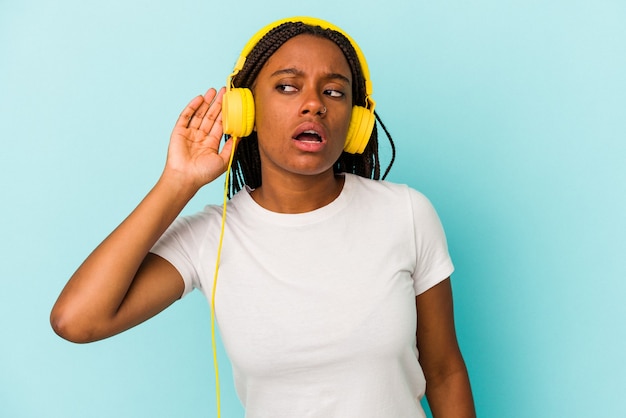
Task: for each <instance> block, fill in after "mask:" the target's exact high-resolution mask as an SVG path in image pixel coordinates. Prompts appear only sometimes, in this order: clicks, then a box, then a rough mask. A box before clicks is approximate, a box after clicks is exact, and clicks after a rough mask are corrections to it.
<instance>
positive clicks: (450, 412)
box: [51, 18, 474, 418]
mask: <svg viewBox="0 0 626 418" xmlns="http://www.w3.org/2000/svg"><path fill="white" fill-rule="evenodd" d="M257 37H258V38H260V39H256V38H257ZM257 37H255V38H253V40H252V41H251V43H250V44H249V45H250V51H248V52H246V53H245V54H244V57H243V58H245V62H244V63H243V64H242V65H241V66H239V64H238V66H237V68H236V70H235V73H234V74H233V78H232V86H231V82H230V81H229V86H228V87H229V92H228V93H227V96H226V97H227V100H226V101H230V102H231V104H226V105H225V106H224V109H225V110H224V111H225V112H226V115H225V121H224V122H225V123H224V125H233V124H237V123H239V122H238V121H235V120H234V118H233V116H232V114H231V113H233V112H231V110H230V106H231V105H232V102H233V101H239V100H240V99H241V100H243V101H244V102H245V101H246V100H248V99H246V95H248V94H250V97H249V99H250V100H253V103H252V104H251V103H247V104H246V103H244V105H243V106H244V109H246V106H247V107H253V110H252V109H249V110H250V111H254V112H255V114H254V116H253V117H251V119H252V121H251V124H250V126H249V127H247V128H244V129H243V131H245V133H244V134H243V135H245V138H243V139H242V140H241V142H240V143H238V144H237V145H234V140H233V139H230V140H228V141H227V142H226V143H225V144H224V145H223V147H222V148H221V150H220V139H221V137H222V135H223V133H224V131H225V129H224V127H223V126H222V116H223V112H222V101H223V98H224V94H225V90H224V89H221V90H220V91H219V92H216V91H215V90H213V89H210V90H209V91H208V92H207V93H206V94H205V95H204V96H198V97H196V98H194V99H193V100H192V101H191V102H190V103H189V105H188V106H187V107H186V108H185V109H184V110H183V112H182V113H181V115H180V117H179V119H178V121H177V122H176V125H175V127H174V130H173V132H172V135H171V142H170V147H169V150H168V157H167V162H166V166H165V168H164V171H163V173H162V175H161V177H160V178H159V180H158V181H157V183H156V185H155V186H154V188H153V189H152V190H151V191H150V192H149V193H148V195H147V196H146V197H145V199H144V200H143V201H142V202H141V203H140V204H139V205H138V207H137V208H136V209H135V210H134V211H133V212H132V213H131V214H130V215H129V217H128V218H127V219H126V220H124V222H122V224H121V225H120V226H119V227H118V228H117V229H115V230H114V231H113V232H112V233H111V235H110V236H109V237H107V238H106V239H105V240H104V241H103V242H102V244H100V245H99V246H98V247H97V248H96V249H95V250H94V252H93V253H92V254H91V255H90V256H89V257H88V258H87V259H86V260H85V262H84V263H83V264H82V265H81V266H80V267H79V268H78V270H77V271H76V272H75V273H74V275H73V276H72V278H71V279H70V280H69V282H68V284H67V285H66V287H65V288H64V289H63V291H62V293H61V295H60V296H59V299H58V301H57V303H56V305H55V306H54V308H53V311H52V315H51V322H52V326H53V328H54V330H55V331H56V332H57V333H58V334H59V335H60V336H62V337H63V338H66V339H68V340H70V341H75V342H89V341H95V340H98V339H102V338H106V337H109V336H112V335H114V334H117V333H119V332H122V331H124V330H126V329H128V328H130V327H133V326H134V325H137V324H139V323H140V322H142V321H144V320H146V319H148V318H150V317H152V316H153V315H155V314H157V313H158V312H160V311H161V310H163V309H165V308H166V307H167V306H169V305H170V304H172V303H173V302H174V301H176V300H177V299H179V298H180V297H182V296H183V295H184V294H186V293H187V292H189V291H190V290H192V289H193V288H198V289H200V290H201V291H203V292H204V293H205V295H206V296H207V297H208V298H211V297H212V296H213V285H214V283H215V282H214V280H215V279H214V274H213V269H214V266H215V263H216V258H217V253H218V248H219V246H220V218H221V209H220V208H219V207H216V206H208V207H207V208H206V209H205V210H204V211H203V212H201V213H199V214H196V215H194V216H191V217H186V218H179V219H178V220H176V222H174V221H175V219H176V218H177V216H178V215H179V213H180V212H181V210H182V209H183V208H184V206H185V205H186V204H187V202H188V201H189V200H190V199H191V198H192V197H193V196H194V194H195V193H196V192H197V191H198V190H199V189H200V188H201V187H202V186H203V185H205V184H208V183H210V182H211V181H213V180H215V179H216V178H217V177H219V176H220V175H221V174H222V173H224V171H225V170H227V167H228V161H229V155H230V153H231V151H234V150H233V147H236V155H235V162H234V164H233V169H232V171H233V178H232V180H231V192H232V193H233V194H234V196H233V198H232V199H231V200H230V201H229V202H228V215H227V222H226V225H225V231H224V235H223V252H222V254H223V255H222V258H221V261H219V277H220V279H219V281H218V282H217V288H216V292H215V310H216V315H217V318H218V322H219V326H220V332H221V335H222V340H223V342H224V346H225V348H226V351H227V353H228V355H229V357H230V359H231V361H232V363H233V371H234V377H235V384H236V386H237V392H238V394H239V397H240V399H241V401H242V403H243V404H244V406H245V408H246V415H247V416H249V417H282V416H284V417H360V418H362V417H394V418H395V417H423V416H424V412H423V411H422V409H421V406H420V403H419V399H420V398H421V397H422V396H423V394H424V390H426V396H427V399H428V401H429V404H430V406H431V409H432V411H433V414H434V416H435V417H437V418H439V417H472V416H474V407H473V401H472V396H471V391H470V386H469V379H468V376H467V372H466V368H465V364H464V362H463V358H462V356H461V354H460V351H459V348H458V344H457V341H456V335H455V330H454V321H453V309H452V296H451V288H450V280H449V275H450V273H451V272H452V269H453V268H452V263H451V262H450V258H449V256H448V252H447V247H446V242H445V236H444V235H443V230H442V228H441V225H440V223H439V220H438V218H437V215H436V213H435V211H434V209H433V208H432V206H431V205H430V203H429V202H428V201H427V200H426V198H424V197H423V196H422V195H421V194H419V193H418V192H416V191H414V190H412V189H409V188H408V187H406V186H400V185H395V184H391V183H387V182H381V181H376V180H372V179H378V177H379V162H378V155H377V133H376V129H375V128H373V127H371V126H369V127H365V128H363V129H361V128H360V126H361V125H359V127H358V128H356V130H357V131H359V132H361V131H362V130H363V132H365V134H363V132H361V133H360V134H356V135H355V134H354V131H355V128H354V126H353V125H354V123H355V122H354V121H355V118H356V119H357V124H359V123H361V122H362V121H361V119H362V118H363V119H364V120H365V121H366V122H365V123H364V124H362V125H363V126H365V125H368V123H369V122H367V121H368V118H369V117H373V106H374V105H373V102H372V101H371V98H370V97H369V94H370V90H371V88H370V86H369V85H368V80H366V75H367V69H366V68H367V67H366V64H365V62H364V59H363V57H362V55H361V54H360V50H358V47H357V46H356V44H354V43H353V42H352V41H351V40H350V39H349V38H348V37H347V35H346V34H345V33H343V32H341V30H339V29H338V28H336V27H334V26H332V25H331V24H328V23H326V22H323V21H319V20H316V19H312V18H294V19H287V20H283V21H279V22H277V23H275V24H272V25H270V26H269V29H267V28H266V29H264V30H263V31H262V32H261V35H258V36H257ZM247 47H248V46H246V48H247ZM240 61H243V60H240ZM231 87H232V88H231ZM235 88H244V89H245V88H247V89H249V90H242V92H243V93H242V97H239V96H237V94H238V93H237V92H238V90H236V89H235ZM231 93H234V94H235V96H232V95H231ZM252 97H253V99H252ZM236 106H239V104H237V105H236ZM244 113H245V112H244ZM361 113H364V115H361ZM370 113H371V115H370ZM248 117H249V116H248ZM244 119H245V118H244ZM244 124H245V122H244ZM372 124H373V120H372V122H371V123H369V125H372ZM237 128H238V127H236V128H232V127H229V128H227V129H226V132H227V133H233V131H234V130H237ZM250 131H251V132H250ZM235 135H239V134H235ZM363 135H365V137H364V141H363V144H360V145H358V146H357V147H356V148H359V149H358V150H356V151H355V148H354V147H353V146H352V145H354V144H353V143H352V142H353V140H354V137H359V136H363ZM346 138H348V139H346ZM348 142H349V143H350V145H349V144H348ZM357 142H358V141H357ZM363 148H364V149H363ZM244 185H245V187H244ZM416 330H417V332H415V331H416ZM416 336H417V343H416ZM418 353H419V354H418ZM418 355H419V363H418ZM426 382H427V383H428V384H426Z"/></svg>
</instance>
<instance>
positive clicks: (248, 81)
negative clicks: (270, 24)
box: [229, 22, 395, 196]
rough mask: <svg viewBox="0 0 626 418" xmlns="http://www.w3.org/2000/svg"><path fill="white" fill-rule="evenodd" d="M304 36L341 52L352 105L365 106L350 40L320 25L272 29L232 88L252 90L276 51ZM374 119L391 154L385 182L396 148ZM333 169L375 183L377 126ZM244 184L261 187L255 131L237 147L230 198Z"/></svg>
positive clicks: (289, 24) (294, 24) (362, 79)
mask: <svg viewBox="0 0 626 418" xmlns="http://www.w3.org/2000/svg"><path fill="white" fill-rule="evenodd" d="M303 34H307V35H312V36H317V37H320V38H325V39H328V40H331V41H332V42H334V43H335V44H336V45H337V46H338V47H339V49H341V51H342V52H343V55H344V56H345V57H346V60H347V61H348V65H349V66H350V70H351V72H352V79H353V80H354V81H353V83H352V97H353V101H354V103H353V105H354V104H359V105H361V106H363V105H365V100H366V97H367V93H366V90H365V77H364V76H363V72H362V69H361V64H360V62H359V59H358V56H357V54H356V52H355V50H354V47H353V46H352V44H351V43H350V41H349V40H348V39H347V38H346V37H345V36H344V35H343V34H341V33H339V32H336V31H334V30H332V29H323V28H321V27H320V26H312V25H308V24H305V23H303V22H286V23H283V24H281V25H279V26H277V27H275V28H273V29H271V30H270V31H269V32H268V33H267V34H266V35H265V36H263V37H262V38H261V40H260V41H259V42H258V43H257V44H256V45H255V46H254V48H252V50H251V51H250V53H249V54H248V56H247V58H246V61H245V63H244V65H243V68H242V69H241V71H240V72H239V73H237V75H236V76H235V77H234V78H233V86H234V87H244V88H251V86H252V84H253V83H254V81H255V80H256V78H257V76H258V75H259V72H260V71H261V69H262V68H263V66H264V65H265V63H266V62H267V60H268V59H269V58H270V57H271V56H272V55H273V54H274V53H275V52H276V51H277V50H278V48H280V47H281V46H282V45H283V44H284V43H285V42H287V41H288V40H289V39H291V38H293V37H294V36H297V35H303ZM374 113H375V112H374ZM375 116H376V119H377V120H378V122H379V124H380V125H381V127H382V128H383V130H384V131H385V133H386V134H387V137H388V138H389V141H390V144H391V148H392V153H393V154H392V159H391V162H390V163H389V166H388V167H387V169H386V171H385V173H384V175H383V177H382V178H383V179H384V178H385V176H386V175H387V173H388V172H389V170H390V169H391V165H392V164H393V160H394V157H395V147H394V145H393V141H392V139H391V136H389V133H388V131H387V129H386V128H385V126H384V125H383V124H382V121H381V120H380V118H379V117H378V115H377V114H376V113H375ZM333 170H334V172H335V173H346V172H347V173H353V174H356V175H359V176H362V177H366V178H371V179H375V180H378V179H380V161H379V157H378V133H377V129H376V124H374V129H373V130H372V134H371V136H370V139H369V142H368V144H367V146H366V147H365V150H364V151H363V153H362V154H350V153H347V152H345V151H343V152H342V154H341V156H340V157H339V159H338V160H337V161H336V162H335V164H334V166H333ZM244 185H248V186H249V187H251V188H257V187H259V186H261V157H260V154H259V144H258V138H257V134H256V132H252V133H251V134H250V135H249V136H247V137H245V138H242V140H241V141H240V142H239V144H238V145H237V149H236V151H235V156H234V159H233V165H232V168H231V176H230V187H229V196H232V195H234V194H235V193H237V192H238V191H239V190H241V189H242V187H243V186H244Z"/></svg>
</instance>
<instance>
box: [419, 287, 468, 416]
mask: <svg viewBox="0 0 626 418" xmlns="http://www.w3.org/2000/svg"><path fill="white" fill-rule="evenodd" d="M415 300H416V305H417V346H418V350H419V355H420V364H421V365H422V368H423V370H424V375H425V376H426V398H427V400H428V405H429V406H430V408H431V411H432V413H433V417H435V418H474V417H476V412H475V410H474V401H473V398H472V392H471V388H470V382H469V377H468V374H467V369H466V368H465V362H464V361H463V357H462V355H461V351H460V350H459V346H458V343H457V339H456V332H455V329H454V313H453V306H452V290H451V286H450V279H449V278H448V279H446V280H444V281H443V282H441V283H439V284H438V285H436V286H434V287H433V288H431V289H429V290H427V291H426V292H424V293H423V294H421V295H418V296H417V297H416V299H415Z"/></svg>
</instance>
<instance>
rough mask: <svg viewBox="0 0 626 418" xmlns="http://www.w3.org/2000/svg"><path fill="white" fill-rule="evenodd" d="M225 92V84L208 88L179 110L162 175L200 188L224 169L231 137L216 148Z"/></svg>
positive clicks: (219, 135) (228, 154)
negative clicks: (217, 90)
mask: <svg viewBox="0 0 626 418" xmlns="http://www.w3.org/2000/svg"><path fill="white" fill-rule="evenodd" d="M224 93H225V89H224V88H221V89H220V90H219V92H216V91H215V89H213V88H211V89H209V90H208V91H207V92H206V93H205V94H204V96H197V97H195V98H194V99H193V100H191V102H189V104H188V105H187V107H185V109H184V110H183V111H182V113H181V114H180V116H179V117H178V120H177V121H176V125H175V126H174V129H173V131H172V135H171V137H170V145H169V149H168V154H167V163H166V165H165V170H164V173H163V175H164V176H169V177H171V176H173V177H174V178H176V179H178V180H179V181H183V182H185V183H186V184H189V185H190V186H192V187H193V188H195V189H199V188H200V187H202V186H204V185H205V184H208V183H210V182H211V181H213V180H215V179H216V178H217V177H219V176H220V175H222V173H224V172H225V171H226V168H227V167H228V161H229V158H230V153H231V151H232V146H233V141H232V140H229V141H227V142H226V143H225V144H224V146H223V147H222V149H221V150H220V149H219V148H220V142H221V139H222V136H223V128H222V97H223V96H224Z"/></svg>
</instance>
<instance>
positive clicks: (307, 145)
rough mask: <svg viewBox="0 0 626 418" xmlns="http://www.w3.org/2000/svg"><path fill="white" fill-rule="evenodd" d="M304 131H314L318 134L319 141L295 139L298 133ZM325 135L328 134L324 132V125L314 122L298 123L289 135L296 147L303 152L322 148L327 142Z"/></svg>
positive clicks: (316, 150) (317, 150)
mask: <svg viewBox="0 0 626 418" xmlns="http://www.w3.org/2000/svg"><path fill="white" fill-rule="evenodd" d="M306 131H314V132H315V133H317V134H318V135H319V136H320V139H321V141H319V142H306V141H300V140H298V139H296V138H297V137H298V135H300V134H302V133H304V132H306ZM327 137H328V135H327V134H326V129H325V128H324V126H323V125H321V124H319V123H316V122H304V123H302V124H300V125H298V127H297V128H296V130H295V131H294V133H293V134H292V135H291V139H292V141H293V143H294V145H295V146H296V148H298V149H300V150H302V151H305V152H319V151H321V150H322V149H324V148H325V147H326V144H327V143H328V139H327Z"/></svg>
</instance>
